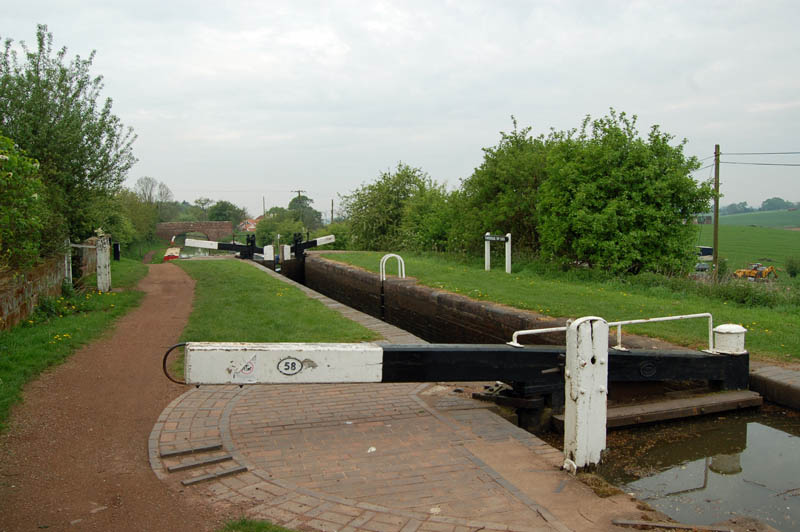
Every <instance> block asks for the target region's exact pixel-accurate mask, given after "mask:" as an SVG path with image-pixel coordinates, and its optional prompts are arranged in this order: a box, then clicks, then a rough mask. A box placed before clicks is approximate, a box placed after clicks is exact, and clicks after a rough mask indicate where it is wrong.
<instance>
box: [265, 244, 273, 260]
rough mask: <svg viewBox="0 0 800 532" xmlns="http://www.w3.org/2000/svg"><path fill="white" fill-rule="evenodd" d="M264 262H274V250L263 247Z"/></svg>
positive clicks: (269, 247) (270, 247)
mask: <svg viewBox="0 0 800 532" xmlns="http://www.w3.org/2000/svg"><path fill="white" fill-rule="evenodd" d="M264 260H273V261H274V260H275V248H274V247H272V246H264Z"/></svg>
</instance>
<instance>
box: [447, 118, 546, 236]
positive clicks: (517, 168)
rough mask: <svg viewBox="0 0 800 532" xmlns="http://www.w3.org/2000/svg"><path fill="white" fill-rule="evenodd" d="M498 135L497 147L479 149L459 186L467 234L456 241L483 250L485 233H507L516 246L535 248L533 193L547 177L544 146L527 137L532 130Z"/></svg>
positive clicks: (541, 142)
mask: <svg viewBox="0 0 800 532" xmlns="http://www.w3.org/2000/svg"><path fill="white" fill-rule="evenodd" d="M511 121H512V123H513V125H514V130H513V131H512V132H511V133H504V132H502V131H501V132H500V142H499V143H498V144H497V146H493V147H491V148H483V162H482V163H481V165H480V166H479V167H478V168H476V169H475V171H474V172H473V173H472V175H471V176H470V177H469V178H467V179H466V180H464V181H463V182H462V185H461V190H462V194H463V195H462V197H461V200H462V201H463V208H464V209H466V211H467V212H466V213H464V216H465V218H466V221H467V222H468V223H464V224H461V225H462V226H463V229H464V230H465V231H466V232H468V234H465V235H461V236H460V238H461V240H463V241H464V243H465V244H466V243H467V242H470V243H472V244H471V245H468V247H469V248H472V249H473V250H477V249H478V248H479V247H482V246H483V240H482V239H481V235H482V234H484V233H485V232H487V231H490V232H494V233H502V234H505V233H509V232H510V233H511V234H512V235H514V242H515V245H516V246H522V247H525V248H529V249H537V248H538V241H539V233H538V231H537V227H536V211H537V204H538V201H537V200H538V190H539V187H540V186H541V184H542V183H543V182H544V180H545V179H546V175H545V161H546V154H547V146H546V143H545V140H544V139H543V138H542V137H538V138H534V137H532V136H531V135H530V131H531V128H530V127H526V128H523V129H518V127H517V120H516V119H515V118H514V117H513V116H512V117H511Z"/></svg>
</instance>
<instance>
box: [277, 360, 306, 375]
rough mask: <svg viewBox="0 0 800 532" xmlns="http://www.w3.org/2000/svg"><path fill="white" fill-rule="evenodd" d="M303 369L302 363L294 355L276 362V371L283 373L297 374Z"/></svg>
mask: <svg viewBox="0 0 800 532" xmlns="http://www.w3.org/2000/svg"><path fill="white" fill-rule="evenodd" d="M302 369H303V363H302V362H301V361H299V360H297V359H296V358H294V357H286V358H284V359H281V361H280V362H278V371H280V372H281V373H283V374H284V375H297V374H298V373H300V371H301V370H302Z"/></svg>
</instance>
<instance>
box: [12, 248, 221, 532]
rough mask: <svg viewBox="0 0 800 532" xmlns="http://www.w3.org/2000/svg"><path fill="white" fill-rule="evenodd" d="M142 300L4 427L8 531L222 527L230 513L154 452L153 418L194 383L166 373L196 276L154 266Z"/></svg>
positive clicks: (47, 380) (52, 375)
mask: <svg viewBox="0 0 800 532" xmlns="http://www.w3.org/2000/svg"><path fill="white" fill-rule="evenodd" d="M149 269H150V272H149V274H148V276H147V277H146V278H145V279H144V280H142V282H141V283H140V284H139V288H140V289H141V290H143V291H144V292H145V294H146V295H145V297H144V298H143V301H142V304H141V306H140V307H139V308H137V309H135V310H134V311H132V312H131V313H130V314H128V315H126V316H125V317H123V318H122V319H121V320H120V321H119V322H118V323H117V325H116V327H115V328H114V330H113V333H111V334H108V335H107V336H106V337H105V338H103V339H101V340H99V341H96V342H94V343H93V344H91V345H88V346H86V347H84V348H83V349H81V350H79V351H78V352H77V353H75V354H74V355H73V356H72V357H71V358H70V359H69V360H68V361H67V362H65V363H64V364H62V365H60V366H58V367H55V368H53V369H52V370H49V371H47V372H45V373H44V374H43V375H42V376H41V377H40V378H39V379H37V380H36V381H34V382H33V383H31V384H30V385H28V386H27V387H26V389H25V392H24V402H23V403H22V404H21V405H19V406H18V407H17V408H15V409H14V410H13V412H12V415H11V419H10V421H9V427H8V429H7V430H6V431H5V433H4V434H3V435H2V436H0V531H9V532H10V531H27V530H39V529H45V528H46V529H50V530H104V531H108V530H170V531H180V530H186V531H193V532H196V531H199V530H213V529H214V528H215V527H216V526H217V525H218V524H219V523H220V522H221V521H222V519H223V518H224V517H225V515H224V514H220V513H219V511H218V509H216V508H213V507H211V506H210V505H209V504H208V502H207V500H205V498H203V497H201V496H200V495H199V494H198V493H195V492H180V491H177V490H172V489H170V488H169V487H168V486H167V485H165V484H164V483H163V482H160V481H159V480H158V479H157V478H156V477H155V476H154V475H153V472H152V470H151V469H150V466H149V464H148V461H147V438H148V435H149V434H150V431H151V430H152V428H153V422H154V421H155V419H157V418H158V416H159V414H160V413H161V411H162V410H163V409H164V407H165V406H167V405H168V404H169V403H170V401H172V400H173V399H174V398H175V397H177V396H179V395H180V394H181V393H183V392H184V391H185V389H183V388H182V387H180V386H178V385H176V384H173V383H170V382H169V381H167V380H166V379H165V378H164V376H163V374H161V356H162V355H163V353H164V351H165V350H166V348H167V347H168V346H170V345H172V344H174V343H175V342H176V341H177V339H178V336H179V335H180V334H181V331H182V330H183V328H184V325H185V324H186V321H187V319H188V316H189V313H190V311H191V306H192V296H193V288H194V283H193V281H192V280H191V279H190V278H189V277H188V276H187V275H186V274H185V273H184V272H183V270H181V269H180V268H178V267H176V266H174V265H170V264H158V265H150V266H149Z"/></svg>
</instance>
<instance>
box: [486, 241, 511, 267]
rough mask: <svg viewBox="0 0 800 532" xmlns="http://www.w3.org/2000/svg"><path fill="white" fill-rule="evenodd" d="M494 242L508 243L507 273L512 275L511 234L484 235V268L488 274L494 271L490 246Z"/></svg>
mask: <svg viewBox="0 0 800 532" xmlns="http://www.w3.org/2000/svg"><path fill="white" fill-rule="evenodd" d="M492 242H505V243H506V273H511V233H506V234H505V236H503V235H492V234H490V233H488V232H487V233H486V234H485V235H483V268H484V269H485V270H486V271H487V272H488V271H489V270H491V269H492V258H491V253H490V249H489V245H490V244H491V243H492Z"/></svg>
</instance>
